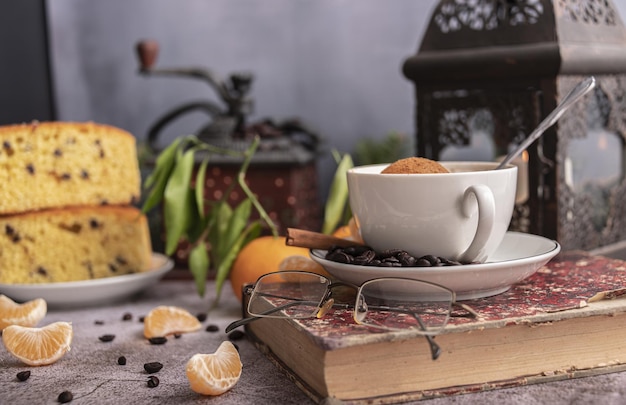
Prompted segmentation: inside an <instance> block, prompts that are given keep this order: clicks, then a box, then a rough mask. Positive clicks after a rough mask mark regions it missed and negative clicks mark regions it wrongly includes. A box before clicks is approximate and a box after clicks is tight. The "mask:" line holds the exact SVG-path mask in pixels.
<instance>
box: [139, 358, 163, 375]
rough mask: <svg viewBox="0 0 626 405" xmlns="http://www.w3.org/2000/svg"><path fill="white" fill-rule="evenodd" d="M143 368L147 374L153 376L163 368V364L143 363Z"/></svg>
mask: <svg viewBox="0 0 626 405" xmlns="http://www.w3.org/2000/svg"><path fill="white" fill-rule="evenodd" d="M143 368H144V370H146V372H147V373H148V374H154V373H156V372H158V371H159V370H161V369H162V368H163V364H161V363H159V362H158V361H153V362H151V363H145V364H144V365H143Z"/></svg>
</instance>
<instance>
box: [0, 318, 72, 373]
mask: <svg viewBox="0 0 626 405" xmlns="http://www.w3.org/2000/svg"><path fill="white" fill-rule="evenodd" d="M73 336H74V331H73V329H72V324H71V323H69V322H55V323H51V324H49V325H46V326H44V327H41V328H31V327H25V326H19V325H11V326H7V327H6V328H5V329H4V330H3V331H2V342H3V343H4V347H5V348H6V349H7V351H8V352H9V353H11V354H12V355H13V356H15V357H17V358H18V359H20V360H21V361H22V362H24V363H25V364H28V365H30V366H43V365H47V364H52V363H54V362H56V361H57V360H59V359H60V358H61V357H63V356H64V355H65V353H67V352H69V351H70V348H71V344H72V338H73Z"/></svg>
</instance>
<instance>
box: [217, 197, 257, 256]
mask: <svg viewBox="0 0 626 405" xmlns="http://www.w3.org/2000/svg"><path fill="white" fill-rule="evenodd" d="M251 212H252V202H251V201H250V200H247V199H246V200H243V201H242V202H241V203H240V204H239V205H238V206H237V207H236V208H235V209H234V210H233V211H232V215H231V216H230V219H229V221H228V226H227V227H226V229H225V232H224V233H223V234H222V241H221V244H220V248H221V249H220V252H219V257H220V258H223V257H225V256H226V255H227V253H228V251H229V250H230V249H231V248H232V246H233V245H234V244H235V242H236V241H237V237H238V236H239V235H240V234H241V232H243V230H244V229H245V227H246V225H247V224H248V221H249V219H250V213H251Z"/></svg>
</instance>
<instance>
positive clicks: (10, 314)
mask: <svg viewBox="0 0 626 405" xmlns="http://www.w3.org/2000/svg"><path fill="white" fill-rule="evenodd" d="M47 311H48V305H47V304H46V301H45V300H44V299H43V298H36V299H34V300H31V301H27V302H25V303H23V304H18V303H16V302H15V301H13V300H12V299H11V298H9V297H7V296H6V295H3V294H0V331H2V330H4V328H6V327H7V326H10V325H20V326H28V327H31V326H36V325H37V324H38V323H39V322H40V321H41V320H42V319H43V318H44V317H45V316H46V312H47Z"/></svg>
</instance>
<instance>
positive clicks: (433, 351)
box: [354, 306, 441, 360]
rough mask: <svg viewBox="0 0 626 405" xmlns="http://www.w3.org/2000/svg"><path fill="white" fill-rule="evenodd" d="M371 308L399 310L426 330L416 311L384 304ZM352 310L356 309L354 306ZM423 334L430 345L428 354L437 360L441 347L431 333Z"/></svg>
mask: <svg viewBox="0 0 626 405" xmlns="http://www.w3.org/2000/svg"><path fill="white" fill-rule="evenodd" d="M371 309H376V310H381V309H382V310H385V311H390V312H399V313H401V314H408V315H411V316H412V317H413V318H415V320H416V321H417V323H418V324H419V326H420V328H421V329H422V330H423V331H425V330H426V326H424V322H423V321H422V318H421V317H420V316H419V314H417V313H416V312H413V311H407V310H405V309H401V308H391V307H387V306H384V307H379V306H373V307H371ZM354 310H355V311H356V310H357V309H356V308H355V309H354ZM423 336H424V337H425V338H426V340H427V341H428V345H429V346H430V355H431V357H432V359H433V360H437V359H438V358H439V356H440V355H441V347H440V346H439V345H438V344H437V342H435V339H434V338H433V337H432V336H431V335H423Z"/></svg>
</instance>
